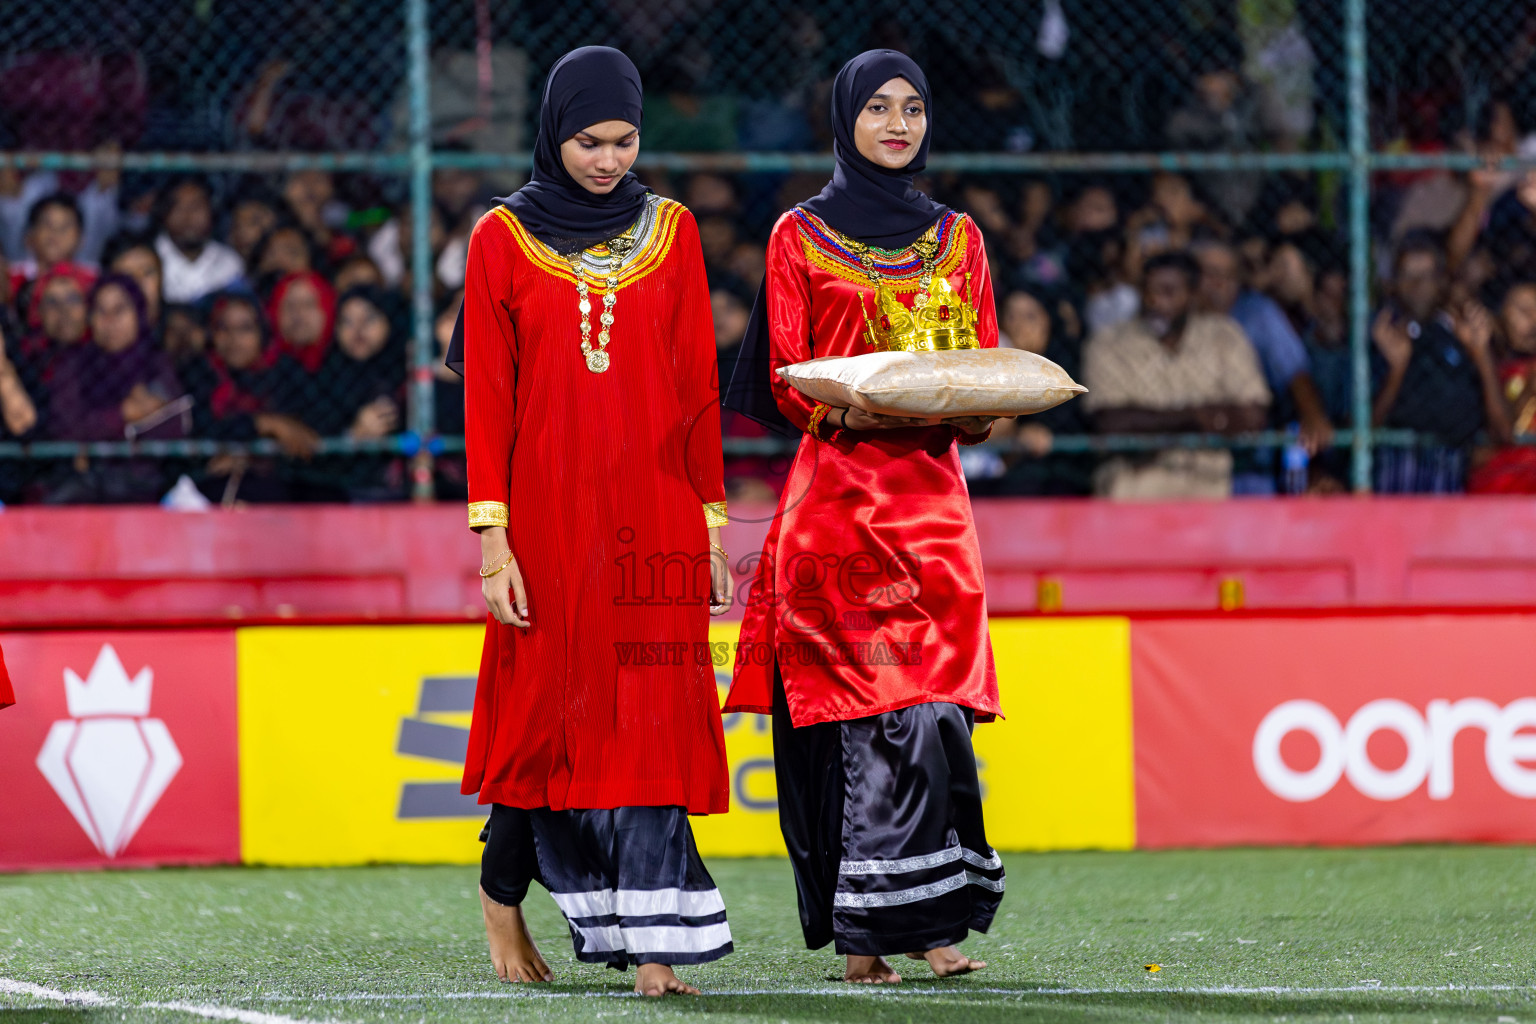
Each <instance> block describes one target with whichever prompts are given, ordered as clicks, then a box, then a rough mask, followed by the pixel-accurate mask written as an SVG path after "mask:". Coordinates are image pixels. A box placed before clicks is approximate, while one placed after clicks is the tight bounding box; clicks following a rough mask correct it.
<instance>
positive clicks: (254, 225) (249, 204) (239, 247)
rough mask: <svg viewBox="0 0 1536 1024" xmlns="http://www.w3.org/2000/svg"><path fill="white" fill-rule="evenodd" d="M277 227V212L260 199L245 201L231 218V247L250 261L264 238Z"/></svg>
mask: <svg viewBox="0 0 1536 1024" xmlns="http://www.w3.org/2000/svg"><path fill="white" fill-rule="evenodd" d="M276 226H277V211H276V210H274V209H272V207H270V206H268V205H267V204H266V203H264V202H262V201H261V200H260V199H243V200H241V201H240V203H239V204H238V205H237V206H236V207H235V211H234V213H232V214H230V217H229V246H230V248H231V249H234V250H235V252H237V253H239V254H240V258H241V259H243V260H249V259H250V258H251V253H253V252H255V251H256V244H257V243H258V242H260V241H261V239H262V236H263V235H265V234H266V233H267V232H268V231H271V230H272V229H273V228H274V227H276Z"/></svg>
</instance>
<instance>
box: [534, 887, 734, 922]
mask: <svg viewBox="0 0 1536 1024" xmlns="http://www.w3.org/2000/svg"><path fill="white" fill-rule="evenodd" d="M550 895H552V896H553V897H554V898H555V905H556V906H557V907H559V908H560V912H561V913H562V914H564V915H565V916H566V917H607V916H609V915H617V916H619V917H653V916H656V915H658V914H672V915H675V916H677V917H705V916H707V915H709V914H718V913H720V912H721V911H722V910H724V909H725V900H724V899H722V898H721V896H720V890H719V889H703V890H693V889H620V890H618V892H617V894H615V893H614V890H612V889H596V890H594V891H592V892H556V893H551V894H550Z"/></svg>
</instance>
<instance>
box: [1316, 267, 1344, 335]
mask: <svg viewBox="0 0 1536 1024" xmlns="http://www.w3.org/2000/svg"><path fill="white" fill-rule="evenodd" d="M1348 313H1349V278H1348V276H1346V275H1345V273H1344V272H1343V271H1341V270H1330V271H1328V272H1327V273H1324V274H1322V275H1320V276H1319V277H1318V279H1317V289H1316V293H1315V297H1314V299H1313V301H1312V317H1313V330H1312V334H1313V337H1314V338H1316V339H1317V340H1318V341H1320V342H1322V343H1323V344H1325V345H1342V344H1343V343H1344V341H1345V339H1346V338H1347V337H1348V333H1349V332H1348V330H1347V328H1348V326H1349V317H1348Z"/></svg>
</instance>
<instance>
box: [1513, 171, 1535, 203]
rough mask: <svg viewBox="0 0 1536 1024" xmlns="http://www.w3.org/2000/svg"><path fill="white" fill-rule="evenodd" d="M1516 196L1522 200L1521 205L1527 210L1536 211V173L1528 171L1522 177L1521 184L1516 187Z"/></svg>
mask: <svg viewBox="0 0 1536 1024" xmlns="http://www.w3.org/2000/svg"><path fill="white" fill-rule="evenodd" d="M1515 195H1516V196H1518V197H1519V199H1520V205H1521V206H1523V207H1525V208H1526V209H1527V210H1536V171H1526V172H1525V174H1523V175H1521V177H1520V183H1519V184H1518V185H1516V186H1515Z"/></svg>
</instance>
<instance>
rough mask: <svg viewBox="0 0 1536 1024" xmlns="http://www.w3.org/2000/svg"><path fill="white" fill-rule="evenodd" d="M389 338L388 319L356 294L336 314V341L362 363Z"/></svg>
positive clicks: (382, 346) (380, 348) (350, 356)
mask: <svg viewBox="0 0 1536 1024" xmlns="http://www.w3.org/2000/svg"><path fill="white" fill-rule="evenodd" d="M310 290H311V291H313V289H310ZM316 308H317V309H318V308H319V304H318V303H316ZM449 329H450V330H452V327H451V325H450V327H449ZM388 341H389V320H388V319H387V318H386V317H385V316H384V314H383V313H382V312H380V311H379V309H378V307H377V306H375V305H374V304H373V303H371V302H369V301H368V300H367V299H364V298H361V297H359V296H356V295H354V296H353V297H352V298H350V299H348V300H347V301H346V302H343V303H342V304H341V310H340V312H339V313H338V314H337V316H336V344H337V345H339V346H340V347H341V350H342V351H343V352H345V353H346V354H347V358H348V359H354V360H356V361H357V362H359V363H361V362H363V361H365V360H368V359H372V358H373V357H374V356H376V355H378V354H379V353H380V352H382V351H384V345H385V344H386V343H387V342H388Z"/></svg>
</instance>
